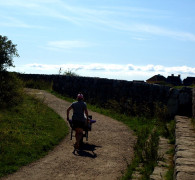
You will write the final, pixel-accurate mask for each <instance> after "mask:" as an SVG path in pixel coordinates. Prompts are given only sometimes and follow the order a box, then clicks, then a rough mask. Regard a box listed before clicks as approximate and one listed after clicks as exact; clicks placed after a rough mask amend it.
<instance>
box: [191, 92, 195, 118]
mask: <svg viewBox="0 0 195 180" xmlns="http://www.w3.org/2000/svg"><path fill="white" fill-rule="evenodd" d="M192 114H193V118H195V88H193V95H192Z"/></svg>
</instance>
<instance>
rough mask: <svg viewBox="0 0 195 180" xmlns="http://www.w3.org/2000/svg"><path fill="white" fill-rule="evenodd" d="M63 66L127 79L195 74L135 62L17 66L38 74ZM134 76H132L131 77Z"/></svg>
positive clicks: (87, 73)
mask: <svg viewBox="0 0 195 180" xmlns="http://www.w3.org/2000/svg"><path fill="white" fill-rule="evenodd" d="M60 68H61V71H62V73H63V72H65V71H67V70H70V71H73V72H76V73H77V74H78V75H81V76H90V77H104V75H106V76H108V77H113V78H115V79H122V78H125V79H126V80H133V79H132V77H134V78H136V77H137V78H140V77H143V80H146V79H148V78H150V77H151V76H153V75H156V74H161V75H164V76H168V75H171V74H176V75H178V74H180V75H181V76H182V77H183V78H184V77H187V76H195V68H192V67H188V66H173V67H165V66H162V65H152V64H148V65H146V66H138V65H133V64H126V65H119V64H103V63H91V64H61V65H55V64H39V63H33V64H26V65H24V66H20V67H18V68H16V69H17V70H18V71H20V72H21V71H23V72H26V73H29V72H31V70H33V71H34V72H37V73H38V74H58V73H59V70H60ZM131 76H132V77H131Z"/></svg>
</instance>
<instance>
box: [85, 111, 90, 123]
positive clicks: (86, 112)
mask: <svg viewBox="0 0 195 180" xmlns="http://www.w3.org/2000/svg"><path fill="white" fill-rule="evenodd" d="M85 115H86V117H87V121H89V118H88V110H87V108H86V109H85Z"/></svg>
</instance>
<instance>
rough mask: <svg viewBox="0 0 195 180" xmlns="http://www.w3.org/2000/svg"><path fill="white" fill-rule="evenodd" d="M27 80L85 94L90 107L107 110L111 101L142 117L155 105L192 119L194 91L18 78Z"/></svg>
mask: <svg viewBox="0 0 195 180" xmlns="http://www.w3.org/2000/svg"><path fill="white" fill-rule="evenodd" d="M19 76H20V77H21V78H22V79H25V80H30V79H33V80H35V81H36V80H45V81H51V82H53V89H54V90H55V91H57V92H58V93H60V94H62V95H68V96H70V97H73V98H75V97H76V95H77V93H78V92H82V93H83V94H84V96H85V100H86V101H87V102H90V103H91V104H101V105H103V106H106V104H108V102H110V100H112V101H113V100H114V101H115V102H118V103H119V104H118V105H119V106H120V108H121V109H123V110H124V111H125V112H128V111H130V110H131V108H132V107H130V106H132V105H133V104H137V105H138V107H139V108H140V113H141V111H142V108H143V109H144V105H147V107H149V108H150V109H153V106H154V102H158V103H159V102H160V103H162V104H164V105H166V106H167V107H168V111H169V115H170V116H172V117H173V116H174V115H176V114H179V115H186V116H191V115H192V90H191V89H190V88H183V89H181V90H177V89H171V88H170V87H168V86H161V85H154V84H148V83H142V82H133V81H124V80H113V79H103V78H90V77H80V76H64V75H38V74H19Z"/></svg>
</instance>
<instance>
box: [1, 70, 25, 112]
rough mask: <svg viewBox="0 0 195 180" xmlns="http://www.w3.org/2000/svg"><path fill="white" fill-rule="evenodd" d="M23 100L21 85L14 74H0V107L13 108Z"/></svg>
mask: <svg viewBox="0 0 195 180" xmlns="http://www.w3.org/2000/svg"><path fill="white" fill-rule="evenodd" d="M22 100H23V83H22V81H21V80H20V79H19V78H18V77H17V75H16V74H15V73H11V72H6V71H2V72H0V107H1V108H8V107H12V106H15V105H17V104H19V103H20V102H22Z"/></svg>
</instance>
